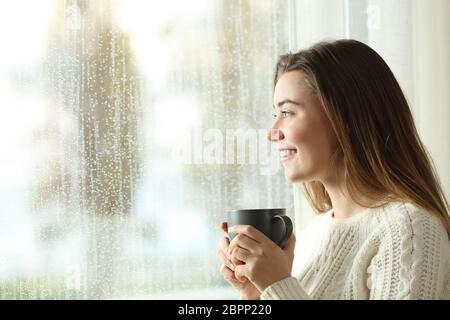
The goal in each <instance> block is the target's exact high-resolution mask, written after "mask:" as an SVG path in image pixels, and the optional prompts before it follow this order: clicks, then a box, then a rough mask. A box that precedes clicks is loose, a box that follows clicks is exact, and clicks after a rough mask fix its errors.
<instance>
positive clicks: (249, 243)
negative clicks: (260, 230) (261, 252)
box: [227, 233, 258, 255]
mask: <svg viewBox="0 0 450 320" xmlns="http://www.w3.org/2000/svg"><path fill="white" fill-rule="evenodd" d="M257 246H258V243H257V242H256V241H255V240H253V239H251V238H249V237H248V236H246V235H245V234H242V233H241V234H238V235H237V236H236V237H234V239H233V240H232V241H231V243H230V245H229V246H228V251H227V254H228V255H230V254H231V252H232V251H233V250H234V249H235V248H238V247H241V248H243V249H246V250H248V251H250V252H253V251H254V250H255V248H256V247H257Z"/></svg>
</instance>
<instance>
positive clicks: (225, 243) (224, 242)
mask: <svg viewBox="0 0 450 320" xmlns="http://www.w3.org/2000/svg"><path fill="white" fill-rule="evenodd" d="M229 246H230V239H228V238H227V237H222V238H220V240H219V248H220V250H222V251H223V252H224V253H227V251H228V248H229Z"/></svg>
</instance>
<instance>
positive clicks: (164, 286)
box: [0, 0, 293, 299]
mask: <svg viewBox="0 0 450 320" xmlns="http://www.w3.org/2000/svg"><path fill="white" fill-rule="evenodd" d="M0 6H1V8H0V12H1V13H0V15H1V16H0V21H1V22H0V23H1V24H2V25H1V28H0V29H1V31H0V32H1V35H2V37H3V39H6V41H5V43H7V44H8V45H6V46H3V47H4V49H2V52H1V53H0V54H1V55H3V56H1V57H0V88H1V89H0V90H1V92H2V94H1V96H0V100H1V105H2V107H1V109H0V110H1V111H0V112H1V117H0V118H1V120H0V121H1V125H0V128H1V130H2V135H1V140H0V141H1V142H0V143H1V146H0V148H1V150H2V155H1V159H2V164H1V166H0V201H1V213H0V221H1V223H0V243H1V245H0V257H1V258H0V259H1V261H0V298H1V299H53V298H58V299H72V298H76V299H103V298H139V297H143V298H147V297H150V298H151V297H177V296H183V294H189V297H196V296H195V292H199V293H200V294H197V295H198V296H199V297H200V298H201V297H203V298H204V297H205V292H208V297H211V296H213V295H211V294H214V292H218V293H219V296H218V297H234V295H233V294H232V293H230V291H227V290H226V289H225V291H222V289H221V288H224V287H226V285H225V282H224V281H223V280H222V279H221V276H220V274H219V272H218V270H219V262H218V260H217V258H216V251H217V244H218V239H219V236H220V234H221V231H220V230H219V227H218V224H219V222H220V221H221V220H222V219H224V218H225V217H226V215H225V213H226V210H227V209H233V208H243V207H246V208H249V207H286V208H287V211H288V212H289V213H293V205H292V188H291V187H289V186H288V185H287V184H286V183H285V181H284V177H283V173H282V170H281V168H280V167H279V160H278V159H277V157H278V154H277V152H276V149H275V148H274V146H270V144H269V143H268V142H266V140H265V133H266V130H267V129H268V128H269V126H270V124H271V121H272V107H271V104H272V72H273V67H274V63H275V61H276V58H277V56H278V55H279V54H281V53H284V52H286V51H288V49H289V39H288V37H289V12H288V8H287V7H286V5H285V4H284V2H280V1H275V0H273V1H256V0H255V1H206V0H196V1H189V2H187V1H173V0H169V1H163V2H161V1H147V0H143V1H131V0H128V1H106V0H99V1H82V0H78V1H75V0H74V1H56V0H54V1H50V0H48V1H39V3H38V2H36V1H25V0H22V1H9V2H5V3H3V4H1V5H0ZM25 7H26V8H27V10H23V8H25Z"/></svg>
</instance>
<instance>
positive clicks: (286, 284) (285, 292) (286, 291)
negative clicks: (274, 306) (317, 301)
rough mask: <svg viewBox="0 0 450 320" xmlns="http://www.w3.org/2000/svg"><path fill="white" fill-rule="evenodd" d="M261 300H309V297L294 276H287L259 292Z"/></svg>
mask: <svg viewBox="0 0 450 320" xmlns="http://www.w3.org/2000/svg"><path fill="white" fill-rule="evenodd" d="M260 299H261V300H310V299H311V298H310V297H309V296H308V294H307V293H306V292H305V290H304V289H303V288H302V286H301V285H300V282H299V281H298V280H297V278H295V277H288V278H285V279H283V280H280V281H277V282H275V283H273V284H272V285H270V286H268V287H267V288H266V289H265V290H264V291H263V292H262V293H261V297H260Z"/></svg>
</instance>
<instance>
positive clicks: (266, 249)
mask: <svg viewBox="0 0 450 320" xmlns="http://www.w3.org/2000/svg"><path fill="white" fill-rule="evenodd" d="M228 232H231V233H236V234H237V235H236V237H234V239H233V240H232V241H231V243H230V246H229V248H228V255H229V258H230V259H231V261H232V262H233V264H234V265H235V270H234V273H235V277H236V278H237V279H238V280H240V281H245V278H247V279H249V280H250V281H251V282H252V283H253V284H254V285H255V287H256V288H258V290H259V291H261V292H263V291H264V290H265V289H266V288H267V287H268V286H270V285H271V284H273V283H275V282H277V281H279V280H283V279H285V278H287V277H290V276H291V271H292V262H293V260H294V248H295V235H294V234H292V236H291V237H290V238H289V240H288V241H287V243H286V245H285V246H284V248H283V249H281V248H280V247H279V246H278V245H277V244H276V243H274V242H273V241H272V240H270V239H269V238H268V237H267V236H266V235H265V234H263V233H262V232H261V231H259V230H258V229H256V228H255V227H253V226H250V225H236V226H233V227H230V228H228Z"/></svg>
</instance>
